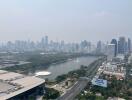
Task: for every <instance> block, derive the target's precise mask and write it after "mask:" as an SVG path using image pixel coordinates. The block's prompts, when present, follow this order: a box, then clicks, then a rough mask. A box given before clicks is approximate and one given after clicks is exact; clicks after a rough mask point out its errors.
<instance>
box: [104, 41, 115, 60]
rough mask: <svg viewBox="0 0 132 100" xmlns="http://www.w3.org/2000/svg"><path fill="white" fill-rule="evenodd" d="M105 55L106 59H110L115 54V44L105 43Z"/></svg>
mask: <svg viewBox="0 0 132 100" xmlns="http://www.w3.org/2000/svg"><path fill="white" fill-rule="evenodd" d="M106 55H107V60H111V59H112V58H113V57H114V56H115V44H107V50H106Z"/></svg>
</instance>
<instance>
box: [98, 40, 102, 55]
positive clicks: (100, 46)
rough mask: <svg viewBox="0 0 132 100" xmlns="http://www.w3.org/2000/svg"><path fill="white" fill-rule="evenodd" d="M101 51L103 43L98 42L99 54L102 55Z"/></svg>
mask: <svg viewBox="0 0 132 100" xmlns="http://www.w3.org/2000/svg"><path fill="white" fill-rule="evenodd" d="M101 51H102V43H101V41H98V43H97V52H98V53H101Z"/></svg>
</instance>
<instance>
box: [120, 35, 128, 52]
mask: <svg viewBox="0 0 132 100" xmlns="http://www.w3.org/2000/svg"><path fill="white" fill-rule="evenodd" d="M126 43H127V42H126V40H125V37H120V38H119V41H118V53H119V54H124V53H126Z"/></svg>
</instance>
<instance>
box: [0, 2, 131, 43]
mask: <svg viewBox="0 0 132 100" xmlns="http://www.w3.org/2000/svg"><path fill="white" fill-rule="evenodd" d="M45 35H47V36H49V38H50V39H52V40H65V41H67V42H78V41H81V40H84V39H86V40H88V41H91V42H96V41H98V40H103V41H108V40H111V39H112V38H117V37H119V36H126V37H130V38H132V0H0V42H3V41H8V40H11V41H13V40H28V39H30V40H34V41H37V40H39V39H41V37H43V36H45Z"/></svg>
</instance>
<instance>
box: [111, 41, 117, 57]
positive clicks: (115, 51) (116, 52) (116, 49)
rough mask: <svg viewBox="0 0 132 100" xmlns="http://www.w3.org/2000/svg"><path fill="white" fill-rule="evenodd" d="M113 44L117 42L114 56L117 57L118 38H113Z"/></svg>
mask: <svg viewBox="0 0 132 100" xmlns="http://www.w3.org/2000/svg"><path fill="white" fill-rule="evenodd" d="M111 44H115V52H114V53H115V55H114V56H115V57H116V56H117V49H118V48H117V40H116V39H112V41H111Z"/></svg>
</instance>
